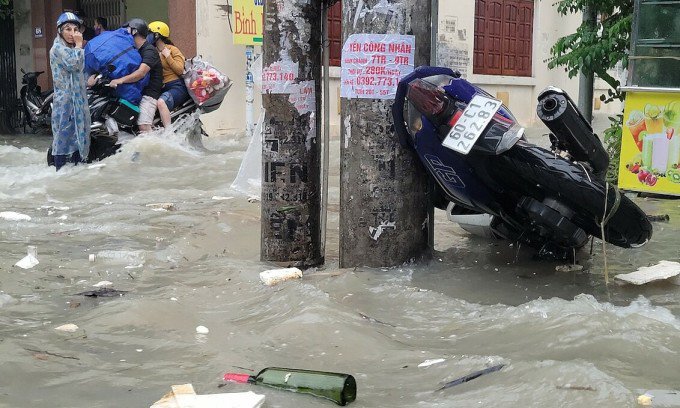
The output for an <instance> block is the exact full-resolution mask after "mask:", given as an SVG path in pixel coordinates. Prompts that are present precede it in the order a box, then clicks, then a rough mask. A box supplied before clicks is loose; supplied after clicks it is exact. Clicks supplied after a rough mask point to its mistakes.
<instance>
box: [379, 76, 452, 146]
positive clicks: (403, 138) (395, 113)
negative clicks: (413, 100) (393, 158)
mask: <svg viewBox="0 0 680 408" xmlns="http://www.w3.org/2000/svg"><path fill="white" fill-rule="evenodd" d="M435 75H450V76H452V77H454V78H459V77H460V73H459V72H458V71H453V70H452V69H450V68H444V67H429V66H423V67H418V68H416V69H415V70H414V71H413V72H411V73H410V74H408V75H406V76H405V77H404V78H402V79H401V80H400V81H399V85H398V86H397V94H396V95H395V97H394V104H393V105H392V117H393V118H394V130H395V131H396V133H397V136H399V142H400V143H401V145H402V146H408V136H409V133H408V129H406V125H405V123H406V121H405V120H404V102H405V100H406V92H407V91H408V85H409V84H410V83H411V82H413V81H415V80H416V79H422V78H426V77H430V76H435Z"/></svg>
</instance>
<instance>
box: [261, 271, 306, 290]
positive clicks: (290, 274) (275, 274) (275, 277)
mask: <svg viewBox="0 0 680 408" xmlns="http://www.w3.org/2000/svg"><path fill="white" fill-rule="evenodd" d="M300 278H302V271H301V270H300V269H298V268H284V269H270V270H268V271H264V272H260V280H261V281H262V283H264V284H265V285H267V286H272V285H276V284H277V283H280V282H284V281H287V280H291V279H300Z"/></svg>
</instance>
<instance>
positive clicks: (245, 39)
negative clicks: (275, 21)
mask: <svg viewBox="0 0 680 408" xmlns="http://www.w3.org/2000/svg"><path fill="white" fill-rule="evenodd" d="M232 14H233V18H234V20H233V21H234V25H233V29H234V44H240V45H262V33H263V32H264V0H234V8H233V13H232Z"/></svg>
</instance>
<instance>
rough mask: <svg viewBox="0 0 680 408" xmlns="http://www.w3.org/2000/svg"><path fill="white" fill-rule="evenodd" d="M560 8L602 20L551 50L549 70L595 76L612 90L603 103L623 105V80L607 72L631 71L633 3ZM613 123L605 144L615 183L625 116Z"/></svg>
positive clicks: (586, 2) (581, 1) (571, 1)
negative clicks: (561, 70)
mask: <svg viewBox="0 0 680 408" xmlns="http://www.w3.org/2000/svg"><path fill="white" fill-rule="evenodd" d="M556 5H557V11H558V12H559V13H560V14H562V15H567V14H569V13H578V12H583V11H584V9H585V8H586V7H588V8H589V9H590V11H591V12H594V13H596V15H598V16H599V18H598V19H597V23H596V24H594V25H593V24H592V23H588V22H583V23H582V24H581V25H580V26H579V27H578V28H577V29H576V32H575V33H573V34H570V35H567V36H565V37H562V38H560V39H559V40H557V42H556V43H555V45H553V47H552V48H551V49H550V53H551V54H552V57H551V58H550V59H549V60H548V67H550V68H557V67H564V70H565V71H566V72H567V73H568V74H569V77H570V78H572V77H574V76H576V75H578V74H579V72H583V73H585V74H589V73H594V74H595V75H597V76H598V77H600V78H601V79H602V80H604V81H605V82H606V83H607V84H608V85H609V86H610V87H611V89H609V90H608V91H607V95H601V96H600V100H602V101H603V102H605V103H608V102H612V101H614V100H620V101H623V100H624V99H625V94H624V93H622V92H619V86H620V85H621V84H620V82H619V80H618V79H616V78H614V77H613V76H611V75H610V74H609V73H608V72H607V71H608V70H609V69H611V68H614V67H615V66H616V64H618V63H619V62H621V64H622V65H623V67H624V68H626V67H628V49H629V47H630V39H631V32H632V21H633V0H559V1H557V3H556ZM610 120H611V126H610V127H609V128H608V129H607V130H605V132H604V142H605V146H606V148H607V152H609V157H610V165H609V169H608V171H607V179H608V180H609V181H610V182H613V181H616V180H617V179H618V167H619V154H620V151H621V134H622V122H623V119H622V115H617V116H616V117H611V118H610Z"/></svg>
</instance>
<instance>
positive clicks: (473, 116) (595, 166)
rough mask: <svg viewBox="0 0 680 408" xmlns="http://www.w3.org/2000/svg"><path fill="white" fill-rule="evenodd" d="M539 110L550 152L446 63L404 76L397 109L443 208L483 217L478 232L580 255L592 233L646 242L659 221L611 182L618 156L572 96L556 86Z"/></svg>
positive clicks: (547, 253)
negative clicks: (609, 152) (610, 169)
mask: <svg viewBox="0 0 680 408" xmlns="http://www.w3.org/2000/svg"><path fill="white" fill-rule="evenodd" d="M537 113H538V116H539V117H540V118H541V120H543V122H544V123H545V124H546V125H547V126H548V128H549V129H550V131H551V135H550V140H551V142H552V147H551V149H550V150H547V149H543V148H541V147H538V146H535V145H532V144H531V143H529V142H527V140H526V139H525V138H524V129H523V128H522V127H521V126H519V125H518V124H517V121H516V119H515V118H514V116H513V115H512V113H510V111H509V110H508V109H507V108H506V107H505V106H503V105H502V102H500V101H498V100H496V99H494V98H492V97H491V96H490V95H489V94H488V93H486V92H485V91H484V90H482V89H481V88H479V87H476V86H474V85H472V84H471V83H469V82H468V81H466V80H465V79H462V78H461V77H460V74H459V73H458V72H454V71H452V70H450V69H448V68H439V67H420V68H417V69H416V70H415V71H414V72H413V73H411V74H410V75H408V76H406V77H404V78H403V79H402V80H401V81H400V83H399V87H398V89H397V95H396V99H395V103H394V106H393V111H392V114H393V116H394V121H395V129H396V132H397V134H398V136H399V138H400V141H401V143H402V144H403V145H404V146H407V147H410V148H412V149H414V150H415V152H416V153H417V155H418V157H419V158H420V161H421V162H422V164H423V165H424V166H425V168H426V170H427V172H428V174H429V175H430V176H431V177H432V178H433V179H434V180H435V182H436V183H435V184H436V189H435V190H436V191H435V192H434V202H435V206H436V207H437V208H440V209H442V210H446V211H447V214H448V217H449V219H452V220H457V221H461V220H463V219H464V218H465V217H460V216H473V217H476V218H477V221H479V222H478V227H477V232H480V231H488V232H489V233H490V234H491V235H493V236H497V237H502V238H505V239H508V240H511V241H514V242H519V243H524V244H527V245H529V246H531V247H533V248H535V249H536V250H537V251H538V254H539V256H541V257H550V258H556V259H565V258H571V257H573V256H574V251H575V249H578V248H581V247H583V246H584V245H585V244H586V242H587V241H588V238H589V236H595V237H598V238H602V239H604V240H605V241H607V242H609V243H612V244H614V245H616V246H619V247H623V248H629V247H637V246H641V245H644V244H645V243H646V242H647V241H648V240H649V239H650V238H651V236H652V225H651V223H650V222H649V220H648V219H647V216H646V215H645V213H644V212H643V211H642V210H641V209H640V208H639V207H638V206H637V205H635V204H634V203H633V202H632V201H631V200H630V199H628V198H627V197H626V196H625V195H622V194H621V193H620V192H619V191H618V190H617V189H616V187H615V186H612V185H609V183H607V182H605V179H604V176H605V173H606V170H607V167H608V165H609V158H608V155H607V153H606V151H605V149H604V147H603V146H602V143H601V142H600V140H599V139H598V138H597V136H596V135H595V134H593V131H592V128H591V126H590V125H589V124H588V122H587V121H586V120H585V119H584V118H583V116H582V115H581V114H580V112H579V111H578V110H577V109H576V106H575V105H574V103H573V101H572V100H571V99H570V98H569V96H568V95H567V94H566V93H565V92H563V91H562V90H560V89H557V88H553V87H549V88H546V89H545V90H544V91H543V92H542V93H541V94H540V96H539V103H538V107H537ZM485 223H486V225H484V224H485ZM472 224H474V222H473V223H472ZM473 229H474V227H473ZM603 234H604V235H603Z"/></svg>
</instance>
